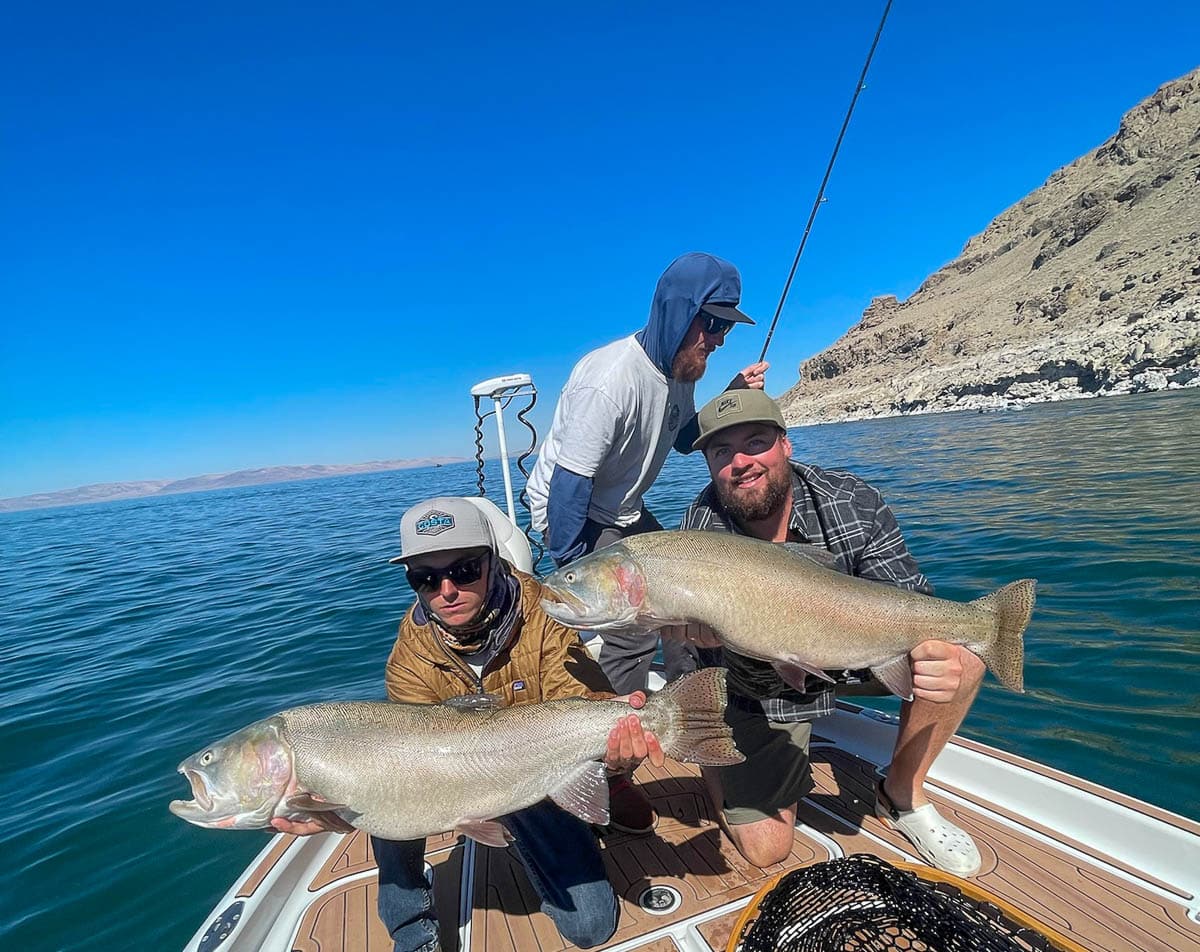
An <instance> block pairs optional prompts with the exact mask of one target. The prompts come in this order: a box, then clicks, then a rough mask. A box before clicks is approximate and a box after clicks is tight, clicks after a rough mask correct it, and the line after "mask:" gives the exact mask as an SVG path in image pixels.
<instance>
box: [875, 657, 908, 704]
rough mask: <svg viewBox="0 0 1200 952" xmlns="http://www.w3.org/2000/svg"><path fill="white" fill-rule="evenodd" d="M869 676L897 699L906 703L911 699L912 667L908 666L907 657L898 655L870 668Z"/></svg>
mask: <svg viewBox="0 0 1200 952" xmlns="http://www.w3.org/2000/svg"><path fill="white" fill-rule="evenodd" d="M871 674H873V675H875V680H877V681H878V682H879V683H880V684H882V685H883V686H884V687H886V688H887V689H888V690H889V691H891V692H892V693H893V694H895V695H896V696H897V697H902V698H904V700H906V701H911V700H912V699H913V682H912V666H911V665H910V664H909V661H908V655H900V656H899V657H897V658H893V659H892V660H891V661H888V662H885V663H884V664H881V665H879V666H878V667H875V668H872V669H871Z"/></svg>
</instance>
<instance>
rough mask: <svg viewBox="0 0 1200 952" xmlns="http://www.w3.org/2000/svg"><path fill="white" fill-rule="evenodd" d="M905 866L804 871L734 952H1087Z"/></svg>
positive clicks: (975, 891)
mask: <svg viewBox="0 0 1200 952" xmlns="http://www.w3.org/2000/svg"><path fill="white" fill-rule="evenodd" d="M901 866H902V867H903V868H898V867H896V866H892V865H891V864H889V863H886V862H884V861H883V860H881V859H879V858H877V857H875V856H869V855H866V854H862V855H857V856H850V857H848V858H846V859H836V860H832V861H830V862H827V863H817V864H815V865H813V866H806V867H804V868H802V869H797V870H794V871H792V872H790V873H788V874H787V875H785V876H783V877H781V878H780V879H778V880H777V881H776V882H775V883H774V884H773V885H769V886H768V887H767V888H766V889H764V890H763V891H761V892H760V893H759V894H758V896H756V897H755V899H754V901H753V902H752V903H751V904H750V906H749V908H748V909H747V910H746V911H745V913H743V915H742V918H741V920H740V921H739V922H738V925H737V927H735V929H734V932H733V937H732V938H731V940H730V943H729V949H728V952H891V950H893V949H902V950H906V952H908V950H911V952H1014V950H1019V952H1033V950H1037V952H1043V950H1055V952H1077V950H1081V947H1080V946H1078V945H1076V944H1075V943H1074V942H1072V941H1071V940H1069V939H1067V938H1065V937H1063V936H1061V935H1058V934H1057V933H1055V932H1053V930H1051V929H1049V927H1047V926H1044V925H1042V924H1041V923H1038V922H1036V921H1035V920H1033V919H1032V918H1030V917H1028V916H1026V915H1024V914H1023V913H1021V912H1020V911H1019V910H1016V909H1013V908H1012V907H1008V906H1006V907H1005V908H1004V909H1002V908H1001V906H1000V905H998V904H997V903H1000V902H1001V901H1000V900H998V899H997V898H996V897H995V896H992V895H991V894H990V893H988V892H987V891H986V890H983V889H981V888H980V887H979V886H977V885H975V884H974V883H970V882H968V881H967V880H963V879H959V878H958V877H957V876H950V875H948V874H945V873H939V872H938V871H937V870H931V869H929V868H928V867H919V866H915V865H910V864H908V863H904V864H901ZM917 870H919V871H920V872H921V876H918V875H916V871H917ZM922 877H931V878H932V877H936V879H937V880H938V881H927V879H926V878H922ZM1001 904H1002V903H1001ZM1051 936H1053V938H1051Z"/></svg>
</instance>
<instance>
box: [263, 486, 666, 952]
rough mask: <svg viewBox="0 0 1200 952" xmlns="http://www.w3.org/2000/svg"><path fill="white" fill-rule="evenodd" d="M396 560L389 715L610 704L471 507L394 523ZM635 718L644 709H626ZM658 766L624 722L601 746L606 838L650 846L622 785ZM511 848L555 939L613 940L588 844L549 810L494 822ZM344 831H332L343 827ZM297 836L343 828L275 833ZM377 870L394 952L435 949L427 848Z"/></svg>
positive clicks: (420, 511)
mask: <svg viewBox="0 0 1200 952" xmlns="http://www.w3.org/2000/svg"><path fill="white" fill-rule="evenodd" d="M400 546H401V552H402V554H401V555H400V556H399V557H398V558H395V559H393V560H392V561H393V562H401V563H403V564H404V567H405V570H406V572H405V574H406V576H407V578H408V582H409V584H410V585H411V586H412V588H413V590H414V591H415V592H416V594H417V602H416V604H415V605H413V607H412V609H411V610H410V611H409V612H408V614H407V615H406V616H405V618H404V620H403V621H402V622H401V624H400V632H399V636H398V637H397V639H396V643H395V645H394V646H393V648H392V653H391V655H390V657H389V658H388V661H387V673H386V684H387V693H388V697H389V698H390V699H391V700H393V701H405V702H409V703H417V704H436V703H438V702H440V701H445V700H448V699H450V698H453V697H458V696H461V695H465V694H490V695H494V696H496V697H498V698H500V699H501V700H502V703H505V704H532V703H537V702H540V701H550V700H555V699H558V698H570V697H596V698H611V697H613V695H614V692H613V690H612V687H611V685H610V684H609V682H608V679H607V678H606V677H605V676H604V673H603V672H602V671H601V670H600V666H599V665H598V664H597V663H596V662H595V661H594V660H593V659H592V657H591V655H589V654H588V652H587V650H586V649H585V648H584V646H583V643H582V642H581V641H580V640H579V634H578V632H575V631H572V630H570V629H568V628H565V627H563V626H562V625H560V624H559V623H558V622H556V621H554V620H553V619H551V618H550V617H548V616H547V615H546V614H545V612H543V611H542V608H541V599H542V598H543V597H544V596H543V590H542V587H541V584H540V583H539V582H538V581H537V580H536V579H534V578H532V577H530V576H528V575H526V574H525V573H523V572H520V571H518V570H516V569H514V568H512V567H511V566H510V565H509V564H508V563H507V562H506V561H504V559H503V558H501V556H500V550H499V545H498V542H497V539H496V536H495V532H494V531H493V528H492V526H491V524H490V523H489V521H488V519H487V517H486V516H485V515H484V514H483V513H482V512H481V511H480V509H478V508H477V507H476V506H475V505H474V504H472V503H471V502H469V501H468V500H466V499H460V498H454V497H439V498H435V499H430V500H427V501H426V502H423V503H420V504H418V505H416V506H413V507H412V508H411V509H409V510H408V511H407V512H406V513H405V514H404V516H403V517H402V518H401V520H400ZM627 697H628V700H629V702H630V704H631V705H632V706H633V707H634V708H638V707H641V706H642V705H643V704H644V703H645V700H646V698H645V695H644V694H642V693H641V692H635V693H634V694H632V695H628V696H627ZM647 757H649V759H650V761H651V762H652V763H654V764H656V765H658V766H661V765H662V763H663V760H664V755H663V752H662V748H661V747H660V746H659V743H658V740H657V738H655V737H654V735H653V734H651V733H649V732H646V731H643V730H642V727H641V722H640V721H639V719H638V717H637V715H636V714H632V713H631V714H630V716H629V717H627V718H625V719H623V720H622V721H621V723H620V724H619V725H618V726H617V727H616V728H614V729H613V731H612V732H611V733H610V735H609V738H608V751H607V756H606V757H605V763H606V765H607V766H608V768H609V773H610V775H611V777H612V778H613V779H612V780H611V781H610V803H609V808H610V812H611V815H612V826H614V827H616V828H618V829H622V830H625V831H627V832H648V830H649V829H650V827H651V826H652V824H653V819H654V815H653V813H652V811H651V809H650V804H649V802H648V801H646V800H645V798H644V797H643V796H642V794H641V793H640V792H638V791H637V790H636V788H634V787H632V786H630V784H629V781H628V780H627V779H626V775H627V774H628V773H629V772H630V771H632V770H633V769H634V768H635V767H636V766H637V765H638V764H639V763H641V761H642V760H643V759H646V758H647ZM499 822H500V823H502V824H503V825H504V827H505V828H506V829H507V830H508V831H509V833H511V834H512V836H513V842H512V844H511V845H512V847H513V848H514V849H515V850H516V851H517V855H518V856H519V858H520V860H521V862H522V864H523V865H524V866H525V869H526V872H527V873H528V874H529V881H530V883H531V884H532V885H533V888H534V889H535V890H536V891H537V893H538V895H539V897H540V898H541V908H542V911H543V912H545V913H546V914H547V915H548V916H550V918H551V919H553V920H554V924H555V925H556V926H557V927H558V930H559V932H560V933H561V934H562V936H563V938H564V939H566V940H567V941H568V942H571V943H573V944H575V945H577V946H580V947H582V948H587V947H589V946H594V945H599V944H600V943H602V942H604V941H606V940H607V939H609V938H610V937H611V936H612V934H613V933H614V932H615V931H616V927H617V908H618V907H617V898H616V895H615V893H614V892H613V889H612V886H611V885H610V884H609V882H608V877H607V874H606V873H605V869H604V862H603V860H602V858H601V855H600V848H599V845H598V844H597V842H596V836H595V833H594V832H593V831H592V828H591V827H589V826H588V825H587V824H586V823H584V822H583V821H582V820H580V819H578V818H577V817H574V816H572V815H571V814H570V813H567V812H566V811H565V810H563V809H561V808H560V807H559V806H557V805H556V804H555V803H553V802H552V801H550V800H543V801H542V802H541V803H538V804H535V805H534V806H532V807H528V808H526V809H524V810H519V811H517V812H516V813H513V814H510V815H508V816H504V817H500V818H499ZM338 823H340V820H339V821H338ZM272 825H273V826H274V827H275V828H276V829H277V830H281V831H283V832H285V833H297V834H301V835H305V834H309V833H317V832H321V831H323V830H326V829H339V830H348V829H349V827H344V826H340V825H339V826H333V825H330V826H321V825H318V824H317V823H291V822H288V821H286V820H281V819H275V820H273V821H272ZM371 845H372V847H373V849H374V851H375V859H376V862H377V863H378V865H379V916H380V918H381V919H382V920H383V923H384V925H385V926H386V927H387V929H388V932H389V933H390V934H391V936H392V939H393V941H394V943H395V949H396V952H416V950H431V949H437V948H439V945H438V926H437V919H436V917H435V915H434V911H433V899H432V892H431V889H430V884H429V883H428V882H427V881H426V879H425V875H424V854H425V841H424V840H423V839H422V840H411V841H406V842H392V841H389V840H381V839H378V838H376V837H372V838H371Z"/></svg>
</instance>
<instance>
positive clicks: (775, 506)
mask: <svg viewBox="0 0 1200 952" xmlns="http://www.w3.org/2000/svg"><path fill="white" fill-rule="evenodd" d="M715 485H716V489H717V498H718V499H719V500H720V501H721V505H722V506H724V507H725V509H726V511H727V512H728V513H729V514H730V515H731V516H733V518H734V519H736V520H737V521H738V522H740V523H742V524H743V525H745V524H747V523H751V522H759V521H761V520H763V519H766V518H767V517H768V516H773V515H775V514H776V513H778V512H779V509H780V507H781V506H783V505H784V503H786V502H787V496H788V490H789V489H791V487H792V474H791V471H790V468H789V467H784V468H782V469H777V470H772V469H768V470H767V471H766V474H765V475H764V478H763V479H762V480H761V481H760V483H759V485H757V486H755V487H754V488H753V489H749V490H746V489H738V488H737V487H735V486H730V485H723V484H722V483H719V482H718V483H716V484H715Z"/></svg>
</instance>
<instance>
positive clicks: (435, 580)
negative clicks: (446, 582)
mask: <svg viewBox="0 0 1200 952" xmlns="http://www.w3.org/2000/svg"><path fill="white" fill-rule="evenodd" d="M485 558H486V556H485V555H475V556H468V557H467V558H465V559H459V560H458V561H457V562H451V563H450V564H449V565H447V566H446V567H445V568H444V569H431V568H406V569H405V570H404V575H405V577H406V578H407V579H408V584H409V585H411V586H412V587H413V590H414V591H420V590H421V589H434V588H441V585H442V580H443V579H450V581H451V582H453V583H454V584H455V585H459V586H461V585H470V584H471V583H472V582H478V581H479V576H481V575H482V574H483V560H484V559H485Z"/></svg>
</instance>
